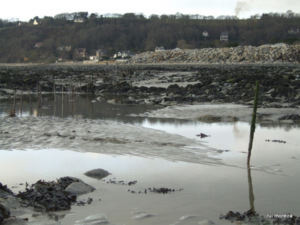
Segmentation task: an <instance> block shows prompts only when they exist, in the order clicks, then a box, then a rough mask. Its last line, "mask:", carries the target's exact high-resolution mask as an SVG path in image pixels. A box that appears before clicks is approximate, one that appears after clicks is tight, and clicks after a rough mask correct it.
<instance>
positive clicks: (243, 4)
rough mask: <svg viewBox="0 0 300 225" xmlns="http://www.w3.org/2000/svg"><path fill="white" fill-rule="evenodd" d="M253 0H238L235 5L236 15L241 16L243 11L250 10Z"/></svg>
mask: <svg viewBox="0 0 300 225" xmlns="http://www.w3.org/2000/svg"><path fill="white" fill-rule="evenodd" d="M251 2H252V1H251V0H250V1H238V2H237V3H236V6H235V15H236V16H239V15H240V13H241V12H243V11H248V10H250V8H251Z"/></svg>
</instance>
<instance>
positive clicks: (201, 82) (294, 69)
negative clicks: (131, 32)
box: [0, 64, 300, 107]
mask: <svg viewBox="0 0 300 225" xmlns="http://www.w3.org/2000/svg"><path fill="white" fill-rule="evenodd" d="M256 81H259V82H260V93H259V94H260V98H259V99H260V104H261V105H264V106H266V107H269V106H270V104H273V106H274V105H276V107H282V104H289V106H292V107H295V106H297V105H299V101H300V94H299V93H300V67H299V66H298V65H295V64H271V65H257V64H248V65H229V64H226V65H199V64H198V65H197V64H178V65H164V64H161V65H160V64H157V65H107V66H106V65H98V66H96V65H90V66H82V65H81V66H80V65H77V66H58V65H48V66H46V65H44V66H19V67H14V66H2V67H0V83H1V86H0V88H1V93H2V95H5V93H9V94H13V91H12V90H13V89H17V90H23V93H25V91H31V93H32V92H38V91H41V92H54V91H55V92H56V93H59V92H69V93H75V92H77V93H94V94H95V95H96V97H98V98H99V99H105V100H107V101H109V102H111V103H115V104H161V105H171V104H178V103H187V104H193V103H203V102H210V103H216V102H217V103H240V104H247V103H251V101H252V100H253V89H254V87H255V83H256ZM27 93H28V92H27ZM18 94H21V91H19V92H18Z"/></svg>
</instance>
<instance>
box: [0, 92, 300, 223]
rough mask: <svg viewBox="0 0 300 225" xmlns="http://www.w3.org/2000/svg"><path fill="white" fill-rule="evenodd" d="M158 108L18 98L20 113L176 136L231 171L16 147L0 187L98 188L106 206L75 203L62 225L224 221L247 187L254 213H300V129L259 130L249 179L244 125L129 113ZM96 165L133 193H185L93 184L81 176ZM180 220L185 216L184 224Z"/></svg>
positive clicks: (0, 107) (1, 109)
mask: <svg viewBox="0 0 300 225" xmlns="http://www.w3.org/2000/svg"><path fill="white" fill-rule="evenodd" d="M32 102H34V101H32ZM10 107H11V101H7V100H1V104H0V113H1V115H2V116H6V114H7V111H8V110H9V108H10ZM21 108H22V110H21ZM158 108H160V107H159V106H147V105H140V106H124V105H112V104H109V103H107V102H105V101H98V100H95V99H94V98H93V97H91V96H76V98H74V96H73V97H72V96H70V95H65V96H61V95H60V96H56V103H54V101H53V97H51V96H49V97H43V103H42V105H41V106H40V107H39V106H38V104H37V103H34V104H30V103H29V102H28V101H25V100H24V101H23V102H22V107H21V102H20V101H17V104H16V109H17V111H16V112H17V115H18V116H39V115H41V116H59V117H73V118H90V119H104V120H113V121H116V122H120V123H131V124H135V125H138V126H143V127H146V128H151V129H158V130H163V131H165V132H168V133H174V134H179V135H182V136H185V137H187V138H190V139H194V140H198V141H199V142H201V143H203V144H205V145H207V146H209V147H212V148H215V149H216V150H217V151H219V153H220V154H218V155H216V154H214V155H211V157H216V158H219V159H221V160H222V161H223V162H224V163H225V164H226V165H228V166H221V165H220V166H208V165H201V164H193V163H187V162H180V161H178V162H170V161H167V160H163V159H159V158H151V159H150V158H143V157H135V156H130V155H129V156H128V155H127V156H126V155H125V156H124V155H123V156H120V155H103V154H97V153H80V152H73V151H67V150H66V151H59V150H56V149H47V150H43V149H41V150H40V151H33V150H30V149H29V150H27V151H16V150H13V151H2V152H1V159H0V161H1V163H0V171H1V182H2V183H5V184H8V186H9V187H12V188H13V190H14V191H16V192H17V191H18V190H20V189H22V188H24V187H23V186H24V185H20V183H24V182H26V181H27V182H29V183H33V182H36V181H37V180H38V179H45V180H55V179H56V178H59V177H62V176H75V177H79V178H81V179H83V180H84V181H86V182H88V183H90V184H92V185H93V186H95V187H96V188H97V191H96V192H95V193H93V194H92V196H93V198H94V199H96V198H99V196H101V198H102V202H105V205H103V204H102V203H101V202H99V201H98V202H94V205H92V206H87V207H86V208H85V209H84V210H83V209H82V208H79V207H77V206H75V207H73V208H72V210H71V212H69V213H68V214H67V215H66V216H65V217H64V218H63V219H62V220H61V222H62V224H74V222H75V221H77V220H81V219H83V218H85V217H87V216H89V215H91V214H97V213H99V209H100V212H101V213H105V214H106V215H107V217H108V219H109V220H110V221H111V222H112V223H114V224H195V222H199V221H203V220H212V221H214V222H215V223H216V224H225V222H224V221H221V222H220V221H219V220H218V216H219V214H220V213H226V212H228V211H229V210H233V211H241V212H245V211H247V210H248V209H249V208H250V204H251V201H250V196H249V189H250V186H251V188H252V189H253V190H254V196H255V201H254V205H255V209H256V211H257V212H259V213H260V214H261V215H263V216H266V215H272V214H284V213H292V214H295V215H298V216H299V215H300V197H299V190H300V189H299V187H300V173H299V171H300V152H299V149H300V142H299V137H300V129H299V127H293V126H275V127H263V126H260V125H257V128H256V132H255V137H254V146H253V150H252V158H251V164H252V168H251V171H252V180H251V182H249V179H248V178H247V177H248V172H247V169H246V157H247V154H246V151H247V148H248V138H249V130H250V128H249V124H248V123H245V122H235V123H202V122H198V121H192V120H177V119H160V118H144V117H136V116H131V115H132V114H135V115H136V114H139V113H144V112H146V111H149V110H155V109H158ZM199 133H205V134H207V135H209V136H208V137H206V138H202V139H201V138H199V137H197V136H196V134H199ZM266 140H270V141H266ZM272 140H282V141H284V142H285V143H279V142H272ZM33 159H34V160H33ZM74 165H75V166H74ZM95 168H103V169H106V170H108V171H110V172H111V173H112V175H111V176H110V178H116V179H117V180H125V181H126V180H127V181H129V180H133V179H135V180H138V185H137V186H136V187H135V188H136V190H142V189H143V188H147V187H153V186H156V187H173V188H183V189H184V191H182V192H177V193H174V194H173V195H168V196H155V195H151V196H150V195H140V196H138V195H130V194H127V189H126V188H125V189H124V187H119V186H118V187H116V186H113V185H110V184H106V183H105V182H101V181H95V180H93V179H91V178H88V177H85V176H84V175H83V173H84V172H86V171H87V170H90V169H95ZM4 171H5V172H4ZM88 196H91V195H88ZM84 197H85V196H83V198H84ZM105 200H107V201H105ZM252 203H253V202H252ZM136 211H145V212H146V213H149V215H152V216H149V218H147V219H143V220H142V221H141V220H136V219H135V218H134V212H136ZM187 216H193V217H187ZM182 218H183V219H182ZM184 218H190V219H187V221H185V219H184ZM192 218H194V219H192Z"/></svg>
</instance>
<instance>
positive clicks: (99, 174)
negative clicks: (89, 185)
mask: <svg viewBox="0 0 300 225" xmlns="http://www.w3.org/2000/svg"><path fill="white" fill-rule="evenodd" d="M84 175H86V176H88V177H91V178H95V179H98V180H101V179H102V178H104V177H107V176H108V175H110V173H109V172H107V171H106V170H103V169H94V170H90V171H87V172H85V173H84Z"/></svg>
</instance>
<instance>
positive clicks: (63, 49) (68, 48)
mask: <svg viewBox="0 0 300 225" xmlns="http://www.w3.org/2000/svg"><path fill="white" fill-rule="evenodd" d="M71 49H72V46H71V45H61V46H58V47H57V50H58V51H66V52H70V51H71Z"/></svg>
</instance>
